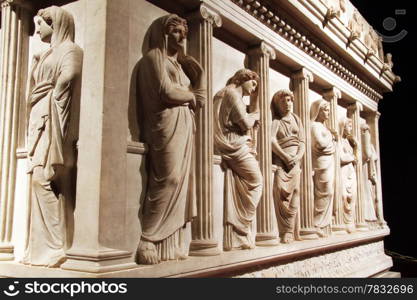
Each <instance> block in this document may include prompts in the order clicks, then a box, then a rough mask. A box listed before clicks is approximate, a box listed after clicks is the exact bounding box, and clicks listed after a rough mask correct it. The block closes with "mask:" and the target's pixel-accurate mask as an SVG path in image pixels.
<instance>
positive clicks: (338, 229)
mask: <svg viewBox="0 0 417 300" xmlns="http://www.w3.org/2000/svg"><path fill="white" fill-rule="evenodd" d="M332 233H333V234H336V235H345V234H348V232H347V229H346V226H345V225H332Z"/></svg>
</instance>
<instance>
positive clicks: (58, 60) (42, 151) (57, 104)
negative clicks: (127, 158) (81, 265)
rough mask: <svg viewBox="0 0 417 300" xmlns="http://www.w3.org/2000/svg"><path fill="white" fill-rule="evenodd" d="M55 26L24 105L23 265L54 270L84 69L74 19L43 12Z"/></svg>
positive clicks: (61, 243) (60, 255) (63, 242)
mask: <svg viewBox="0 0 417 300" xmlns="http://www.w3.org/2000/svg"><path fill="white" fill-rule="evenodd" d="M47 10H49V14H50V16H51V18H52V20H53V24H54V31H53V35H52V45H51V48H50V49H48V50H47V51H45V52H43V53H41V54H39V55H35V57H34V59H33V63H32V68H31V73H30V86H29V99H28V103H27V112H28V115H27V116H28V118H27V151H28V173H29V174H30V178H31V184H30V189H31V201H30V220H29V232H28V240H27V247H26V249H25V255H24V258H23V261H22V262H23V263H27V264H32V265H41V266H49V267H55V266H57V265H59V263H61V262H62V261H63V259H65V248H66V247H67V239H68V238H67V236H66V229H67V228H66V209H65V207H66V203H65V201H68V200H69V198H70V197H73V196H74V195H73V191H72V190H71V180H73V178H72V177H71V168H72V167H73V165H74V163H75V141H76V138H77V137H76V134H75V135H74V132H77V131H78V130H76V129H74V128H75V127H78V124H75V122H71V121H70V120H71V119H74V121H75V120H77V118H74V117H76V116H72V118H71V113H72V111H74V110H73V108H74V105H73V104H72V102H73V99H72V96H73V95H72V94H73V86H74V83H75V81H76V80H77V79H78V78H79V75H80V73H81V66H82V50H81V49H80V48H79V47H78V46H77V45H76V44H74V43H73V40H74V23H73V20H72V16H71V15H70V14H69V13H67V12H65V11H64V10H63V9H60V8H58V7H55V6H52V7H50V8H47Z"/></svg>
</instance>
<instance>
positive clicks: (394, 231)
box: [351, 0, 417, 258]
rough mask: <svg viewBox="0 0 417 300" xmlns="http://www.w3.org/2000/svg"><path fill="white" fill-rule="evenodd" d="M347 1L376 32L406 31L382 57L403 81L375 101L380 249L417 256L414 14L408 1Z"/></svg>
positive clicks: (386, 47)
mask: <svg viewBox="0 0 417 300" xmlns="http://www.w3.org/2000/svg"><path fill="white" fill-rule="evenodd" d="M351 2H352V4H353V5H354V6H356V8H357V9H358V10H359V12H360V13H361V14H362V16H363V17H364V18H365V19H366V20H367V21H368V22H369V23H370V24H371V25H372V26H373V28H374V29H376V30H377V31H378V32H380V33H381V34H383V35H385V36H395V35H396V34H398V33H399V32H401V30H403V29H404V30H406V31H407V32H408V33H407V35H406V36H405V37H404V38H403V39H402V40H400V41H398V42H395V43H383V46H384V51H385V53H392V55H393V62H394V67H393V71H394V73H395V74H397V75H399V76H400V77H401V79H402V81H401V82H400V83H397V84H395V85H394V91H393V92H392V93H387V94H384V99H382V100H381V101H380V102H379V111H380V112H381V118H380V123H379V132H380V146H381V164H382V166H381V169H382V189H383V202H384V215H385V220H386V221H387V223H388V226H389V227H390V229H391V235H390V236H388V237H387V238H386V239H385V248H386V249H388V250H391V251H395V252H398V253H400V254H402V255H408V256H413V257H415V258H417V238H416V232H415V230H416V228H417V210H416V207H417V206H416V204H415V202H416V196H415V195H416V194H415V193H416V190H417V182H416V178H417V176H416V175H415V174H416V173H415V172H417V159H416V153H417V150H416V143H415V142H416V140H417V139H416V128H417V126H416V120H417V116H416V113H417V110H416V98H417V80H416V79H417V78H416V77H417V75H416V67H417V39H416V27H417V26H416V24H417V18H416V17H417V14H416V10H415V9H413V8H412V7H411V4H412V3H413V1H406V0H396V1H371V0H365V1H364V0H351ZM396 9H406V15H396V14H395V10H396ZM387 17H392V18H394V19H395V20H396V27H395V28H394V29H393V30H391V31H388V30H386V29H385V28H384V26H383V21H384V19H385V18H387Z"/></svg>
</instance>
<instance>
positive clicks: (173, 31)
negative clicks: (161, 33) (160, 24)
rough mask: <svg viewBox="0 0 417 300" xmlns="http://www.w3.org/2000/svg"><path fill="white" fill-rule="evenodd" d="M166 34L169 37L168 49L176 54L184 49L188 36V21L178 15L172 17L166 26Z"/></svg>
mask: <svg viewBox="0 0 417 300" xmlns="http://www.w3.org/2000/svg"><path fill="white" fill-rule="evenodd" d="M165 34H166V35H167V43H168V45H167V47H168V49H169V50H170V51H175V52H176V51H179V50H182V49H184V46H185V39H186V37H187V34H188V26H187V21H186V20H185V19H183V18H180V17H178V16H177V15H174V14H173V15H170V16H169V17H168V19H167V21H166V24H165Z"/></svg>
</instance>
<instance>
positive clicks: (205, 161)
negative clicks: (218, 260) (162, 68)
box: [187, 4, 222, 256]
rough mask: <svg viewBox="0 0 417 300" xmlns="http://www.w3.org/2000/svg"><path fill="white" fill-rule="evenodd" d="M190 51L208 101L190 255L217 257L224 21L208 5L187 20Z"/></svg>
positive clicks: (200, 114)
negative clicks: (219, 44) (219, 51)
mask: <svg viewBox="0 0 417 300" xmlns="http://www.w3.org/2000/svg"><path fill="white" fill-rule="evenodd" d="M187 19H188V25H189V28H190V30H189V52H190V54H191V55H192V56H193V57H195V58H196V59H197V60H198V62H199V63H200V64H201V66H202V67H203V69H204V70H205V77H206V78H205V81H206V87H207V101H206V103H205V105H204V107H202V108H201V109H199V110H197V113H196V124H197V132H196V137H195V141H196V143H195V150H196V151H195V153H196V161H195V163H196V178H195V181H196V191H197V217H196V218H195V219H194V220H193V223H192V242H191V244H190V252H189V254H190V255H196V256H201V255H217V254H219V253H220V250H219V248H218V242H217V241H216V240H215V239H214V238H213V155H214V151H213V90H212V89H213V70H212V65H213V49H212V47H213V46H212V40H213V27H220V26H221V25H222V21H221V18H220V16H219V14H217V13H216V12H215V11H214V10H212V9H210V8H209V7H208V6H207V5H205V4H201V5H200V7H199V9H198V11H196V12H194V13H193V14H192V15H190V16H189V17H188V18H187Z"/></svg>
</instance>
